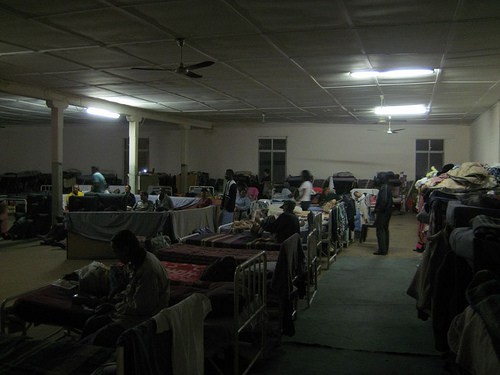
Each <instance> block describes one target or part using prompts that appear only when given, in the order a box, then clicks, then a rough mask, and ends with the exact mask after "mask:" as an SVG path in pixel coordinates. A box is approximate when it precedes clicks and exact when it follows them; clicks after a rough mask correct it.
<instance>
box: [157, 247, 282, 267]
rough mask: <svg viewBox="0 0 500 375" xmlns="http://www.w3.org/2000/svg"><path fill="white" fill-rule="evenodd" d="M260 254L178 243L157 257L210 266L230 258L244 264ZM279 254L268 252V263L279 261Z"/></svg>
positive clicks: (245, 250) (161, 251) (162, 251)
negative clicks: (224, 258)
mask: <svg viewBox="0 0 500 375" xmlns="http://www.w3.org/2000/svg"><path fill="white" fill-rule="evenodd" d="M259 253H260V251H259V250H253V249H234V248H225V247H206V246H200V245H192V244H188V243H176V244H173V245H171V246H170V247H165V248H163V249H160V250H159V251H158V254H157V257H158V259H160V260H161V261H164V262H176V263H189V264H194V265H209V264H211V263H213V262H215V261H216V260H217V259H221V258H223V257H228V256H229V257H233V258H234V259H235V260H236V263H242V262H244V261H245V260H247V259H249V258H251V257H252V256H255V255H257V254H259ZM278 254H279V252H278V251H269V252H266V257H267V262H268V263H269V262H276V261H277V260H278Z"/></svg>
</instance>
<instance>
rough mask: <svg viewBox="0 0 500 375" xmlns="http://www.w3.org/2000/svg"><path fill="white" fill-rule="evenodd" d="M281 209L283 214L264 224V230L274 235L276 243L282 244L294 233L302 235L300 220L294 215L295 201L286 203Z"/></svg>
mask: <svg viewBox="0 0 500 375" xmlns="http://www.w3.org/2000/svg"><path fill="white" fill-rule="evenodd" d="M280 208H282V209H283V213H282V214H281V215H280V216H278V218H277V219H276V220H274V221H272V222H265V223H263V224H262V229H264V230H265V231H268V232H270V233H273V234H274V236H275V238H276V242H280V243H281V242H283V241H285V240H286V239H287V238H288V237H290V236H291V235H292V234H294V233H299V234H300V224H299V219H298V218H297V216H296V215H295V214H294V213H293V209H294V208H295V202H294V201H284V202H283V205H282V206H281V207H280Z"/></svg>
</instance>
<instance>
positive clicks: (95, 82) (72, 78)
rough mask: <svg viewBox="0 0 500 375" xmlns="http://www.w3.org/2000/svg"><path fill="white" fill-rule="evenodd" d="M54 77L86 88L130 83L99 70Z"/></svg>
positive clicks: (62, 74) (61, 74) (55, 75)
mask: <svg viewBox="0 0 500 375" xmlns="http://www.w3.org/2000/svg"><path fill="white" fill-rule="evenodd" d="M52 77H55V78H59V79H63V80H67V81H68V82H69V83H70V84H71V83H72V84H73V85H75V84H80V85H85V86H89V85H91V86H99V85H111V84H122V83H125V82H128V80H126V79H125V78H122V77H117V76H116V75H113V74H108V73H107V72H102V71H98V70H82V71H77V72H69V73H60V74H53V75H52Z"/></svg>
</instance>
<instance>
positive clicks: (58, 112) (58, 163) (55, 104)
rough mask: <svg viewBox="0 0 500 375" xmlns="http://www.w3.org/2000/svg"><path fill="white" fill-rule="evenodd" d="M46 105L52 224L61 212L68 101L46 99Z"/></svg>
mask: <svg viewBox="0 0 500 375" xmlns="http://www.w3.org/2000/svg"><path fill="white" fill-rule="evenodd" d="M46 103H47V107H49V108H50V109H51V124H52V134H51V141H52V144H51V149H52V218H51V220H52V224H54V223H55V222H56V217H57V216H61V215H62V214H63V204H62V194H63V173H62V172H63V171H62V169H63V129H64V110H65V109H66V108H68V103H65V102H62V101H55V100H48V101H47V102H46Z"/></svg>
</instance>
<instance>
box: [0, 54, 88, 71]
mask: <svg viewBox="0 0 500 375" xmlns="http://www.w3.org/2000/svg"><path fill="white" fill-rule="evenodd" d="M30 57H31V58H27V56H26V55H9V56H2V58H1V59H2V61H3V62H5V63H7V64H10V65H11V66H12V71H11V72H9V73H10V74H21V75H25V74H30V73H48V72H60V71H63V72H64V71H77V70H82V69H83V67H82V66H81V65H80V64H77V63H73V62H70V61H66V60H63V59H60V58H58V57H55V56H51V55H50V54H47V53H38V54H36V56H35V54H31V55H30Z"/></svg>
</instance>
